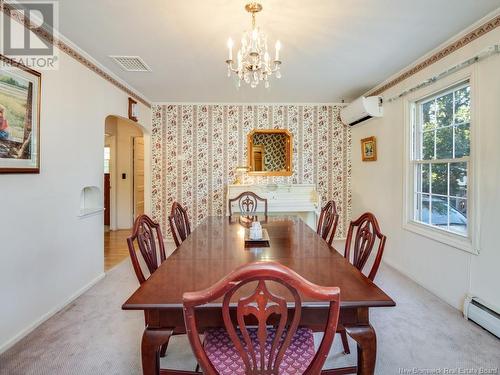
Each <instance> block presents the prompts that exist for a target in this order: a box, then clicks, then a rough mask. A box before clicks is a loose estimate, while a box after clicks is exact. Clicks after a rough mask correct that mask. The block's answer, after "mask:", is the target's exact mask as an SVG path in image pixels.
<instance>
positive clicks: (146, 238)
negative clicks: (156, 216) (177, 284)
mask: <svg viewBox="0 0 500 375" xmlns="http://www.w3.org/2000/svg"><path fill="white" fill-rule="evenodd" d="M135 243H137V247H138V248H139V251H140V253H141V255H142V258H143V259H144V263H146V267H147V268H148V271H149V273H150V276H151V275H152V274H153V273H154V272H155V271H156V270H157V269H158V267H159V266H160V264H162V263H163V262H164V261H165V260H166V255H165V244H164V242H163V235H162V233H161V228H160V224H158V223H156V222H155V221H153V220H152V219H151V218H150V217H149V216H147V215H139V216H138V217H137V218H136V219H135V223H134V227H133V229H132V235H131V236H130V237H128V238H127V245H128V251H129V253H130V259H131V261H132V265H133V267H134V271H135V274H136V276H137V279H138V280H139V283H140V284H142V283H144V282H145V281H146V280H147V278H146V276H144V272H142V268H141V265H140V263H139V259H138V257H137V251H136V247H135V245H134V244H135ZM185 333H186V331H185V329H184V327H182V326H181V327H176V328H175V329H174V330H173V334H174V335H179V334H185ZM167 346H168V342H167V343H165V344H164V345H162V348H161V352H160V355H161V357H164V356H165V353H166V351H167ZM193 373H195V372H193Z"/></svg>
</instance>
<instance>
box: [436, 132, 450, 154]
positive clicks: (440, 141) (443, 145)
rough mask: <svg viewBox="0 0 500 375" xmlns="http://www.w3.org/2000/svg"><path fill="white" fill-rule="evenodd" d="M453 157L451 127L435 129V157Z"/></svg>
mask: <svg viewBox="0 0 500 375" xmlns="http://www.w3.org/2000/svg"><path fill="white" fill-rule="evenodd" d="M452 157H453V127H452V126H449V127H447V128H442V129H437V130H436V159H451V158H452Z"/></svg>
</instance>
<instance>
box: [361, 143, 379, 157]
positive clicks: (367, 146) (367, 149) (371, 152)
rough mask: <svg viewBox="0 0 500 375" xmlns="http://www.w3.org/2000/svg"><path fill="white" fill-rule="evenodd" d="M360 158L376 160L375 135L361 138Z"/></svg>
mask: <svg viewBox="0 0 500 375" xmlns="http://www.w3.org/2000/svg"><path fill="white" fill-rule="evenodd" d="M361 158H362V160H363V161H375V160H377V139H376V138H375V137H368V138H363V139H362V140H361Z"/></svg>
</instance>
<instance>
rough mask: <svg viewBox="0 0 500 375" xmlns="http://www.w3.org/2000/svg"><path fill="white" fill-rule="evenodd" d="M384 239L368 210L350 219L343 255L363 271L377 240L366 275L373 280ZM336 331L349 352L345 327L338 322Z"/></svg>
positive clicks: (376, 222) (383, 246)
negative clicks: (352, 219)
mask: <svg viewBox="0 0 500 375" xmlns="http://www.w3.org/2000/svg"><path fill="white" fill-rule="evenodd" d="M353 237H354V242H353ZM386 239H387V237H386V236H384V235H383V234H382V232H381V231H380V227H379V225H378V221H377V219H376V217H375V215H373V214H372V213H370V212H366V213H364V214H363V215H361V216H360V217H359V218H358V219H356V220H354V221H351V223H350V225H349V231H348V232H347V238H346V243H345V251H344V257H345V258H346V259H347V260H348V261H349V262H351V263H352V264H353V266H354V267H356V268H357V269H358V270H360V271H361V272H363V268H364V267H365V265H366V262H367V261H368V259H369V258H370V255H371V253H372V251H373V248H374V247H375V243H376V242H377V240H378V247H377V253H376V255H375V258H374V260H373V264H372V266H371V269H370V272H369V273H368V276H367V277H368V278H369V279H370V280H371V281H373V280H374V279H375V276H376V275H377V271H378V268H379V266H380V261H381V260H382V255H383V253H384V248H385V242H386ZM337 331H338V332H339V333H340V337H341V338H342V345H343V347H344V352H345V353H346V354H349V353H350V350H349V344H348V341H347V333H346V331H345V328H344V327H343V326H342V325H341V324H339V327H338V329H337Z"/></svg>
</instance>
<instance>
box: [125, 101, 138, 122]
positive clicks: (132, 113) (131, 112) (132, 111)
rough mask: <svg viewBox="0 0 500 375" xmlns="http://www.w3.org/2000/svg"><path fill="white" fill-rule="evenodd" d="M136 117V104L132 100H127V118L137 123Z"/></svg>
mask: <svg viewBox="0 0 500 375" xmlns="http://www.w3.org/2000/svg"><path fill="white" fill-rule="evenodd" d="M137 116H138V108H137V102H136V101H135V100H134V99H132V98H130V97H129V98H128V118H129V119H130V120H132V121H135V122H138V121H139V120H138V119H137Z"/></svg>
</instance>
